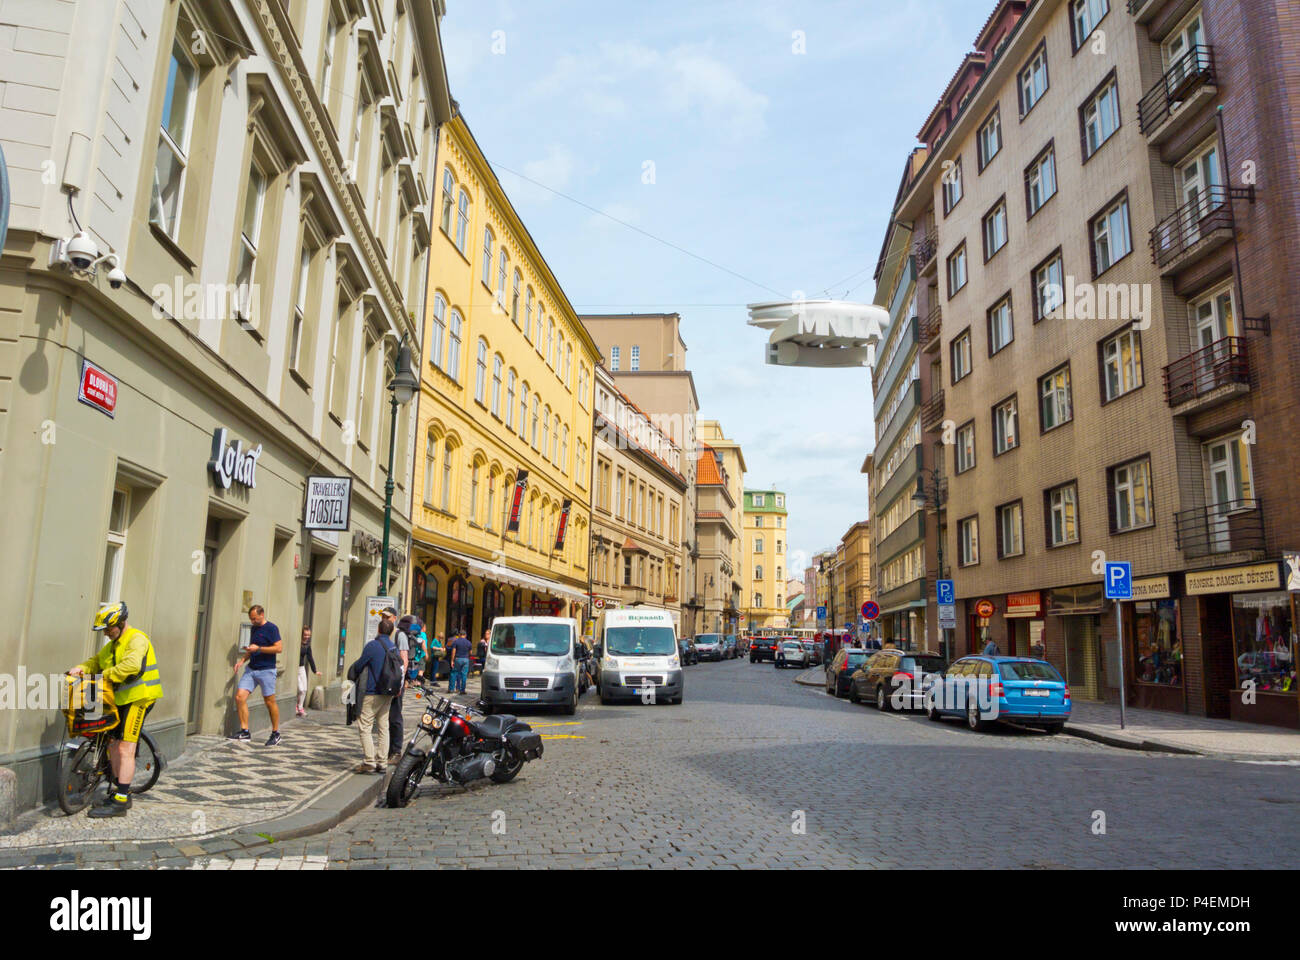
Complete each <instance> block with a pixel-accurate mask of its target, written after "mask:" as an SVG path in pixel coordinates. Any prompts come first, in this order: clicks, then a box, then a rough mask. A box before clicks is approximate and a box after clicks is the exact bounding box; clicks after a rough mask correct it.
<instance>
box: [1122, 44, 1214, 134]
mask: <svg viewBox="0 0 1300 960" xmlns="http://www.w3.org/2000/svg"><path fill="white" fill-rule="evenodd" d="M1216 90H1217V81H1216V76H1215V70H1214V48H1213V47H1211V46H1209V45H1207V44H1198V45H1197V46H1195V47H1192V48H1191V49H1190V50H1188V51H1187V52H1186V53H1185V54H1183V55H1182V56H1181V57H1179V58H1178V59H1177V60H1175V61H1174V62H1173V63H1171V64H1170V65H1169V69H1168V70H1166V71H1165V74H1164V76H1163V77H1161V78H1160V79H1159V80H1158V81H1156V84H1155V86H1153V87H1152V88H1151V89H1150V90H1148V91H1147V92H1146V96H1144V97H1143V98H1142V99H1141V100H1139V101H1138V129H1139V130H1141V131H1142V132H1143V133H1144V134H1146V135H1147V138H1148V139H1149V140H1150V141H1151V142H1152V143H1161V142H1163V141H1164V140H1166V139H1168V138H1169V137H1170V136H1172V135H1173V133H1174V132H1175V130H1176V127H1177V126H1178V125H1175V124H1171V123H1169V122H1168V121H1170V120H1172V119H1173V118H1174V115H1175V114H1180V115H1182V116H1184V117H1186V116H1188V115H1190V114H1191V113H1194V112H1195V107H1196V106H1198V105H1199V104H1200V103H1201V102H1202V101H1203V100H1208V99H1209V98H1210V97H1211V96H1213V95H1214V93H1215V92H1216Z"/></svg>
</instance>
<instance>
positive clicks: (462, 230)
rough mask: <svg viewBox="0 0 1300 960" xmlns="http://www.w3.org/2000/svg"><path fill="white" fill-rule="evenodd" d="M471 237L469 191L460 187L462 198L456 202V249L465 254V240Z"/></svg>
mask: <svg viewBox="0 0 1300 960" xmlns="http://www.w3.org/2000/svg"><path fill="white" fill-rule="evenodd" d="M468 237H469V192H468V191H467V190H466V189H465V188H464V187H461V188H460V199H459V200H458V201H457V204H456V249H457V250H459V251H460V252H461V254H462V255H463V254H464V253H465V241H466V239H467V238H468Z"/></svg>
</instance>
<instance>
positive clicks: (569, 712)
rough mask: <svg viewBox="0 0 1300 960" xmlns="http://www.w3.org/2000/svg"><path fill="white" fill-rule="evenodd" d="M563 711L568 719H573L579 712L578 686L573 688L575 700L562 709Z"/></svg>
mask: <svg viewBox="0 0 1300 960" xmlns="http://www.w3.org/2000/svg"><path fill="white" fill-rule="evenodd" d="M561 709H562V710H563V711H564V715H565V716H566V717H571V716H573V715H574V714H575V713H577V712H578V687H577V685H576V684H575V685H574V687H573V699H572V700H570V701H569V702H568V703H566V704H565V705H564V706H563V707H561Z"/></svg>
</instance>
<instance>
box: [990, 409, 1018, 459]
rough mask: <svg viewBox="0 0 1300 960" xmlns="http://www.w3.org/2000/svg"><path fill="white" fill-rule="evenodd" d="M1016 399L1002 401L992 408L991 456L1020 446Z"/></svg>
mask: <svg viewBox="0 0 1300 960" xmlns="http://www.w3.org/2000/svg"><path fill="white" fill-rule="evenodd" d="M1018 421H1019V418H1018V415H1017V409H1016V398H1015V397H1011V398H1010V399H1007V400H1003V401H1002V402H1001V403H999V404H998V405H997V406H996V407H994V408H993V456H995V457H996V456H999V455H1001V454H1003V453H1006V452H1007V451H1008V450H1014V449H1015V448H1016V447H1018V446H1020V431H1019V422H1018Z"/></svg>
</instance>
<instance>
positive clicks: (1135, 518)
mask: <svg viewBox="0 0 1300 960" xmlns="http://www.w3.org/2000/svg"><path fill="white" fill-rule="evenodd" d="M1110 489H1111V531H1112V532H1114V533H1119V532H1122V531H1125V530H1135V529H1137V528H1138V527H1146V526H1150V525H1151V524H1152V523H1154V522H1155V520H1154V514H1153V513H1152V509H1151V459H1150V458H1149V457H1143V458H1142V459H1141V460H1134V461H1131V462H1129V463H1124V464H1120V465H1119V466H1117V467H1112V468H1111V469H1110Z"/></svg>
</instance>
